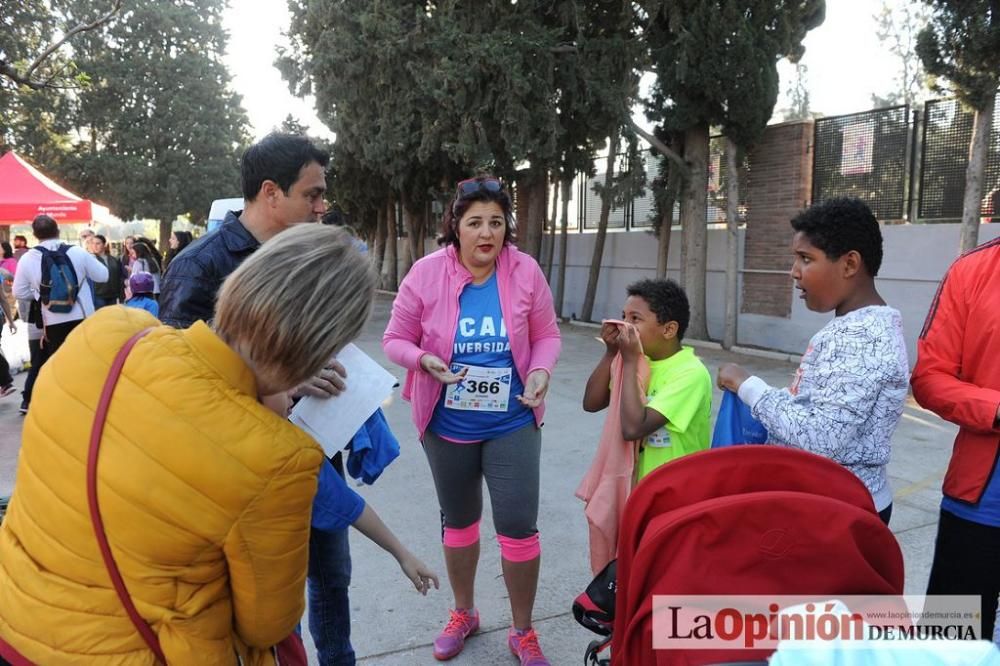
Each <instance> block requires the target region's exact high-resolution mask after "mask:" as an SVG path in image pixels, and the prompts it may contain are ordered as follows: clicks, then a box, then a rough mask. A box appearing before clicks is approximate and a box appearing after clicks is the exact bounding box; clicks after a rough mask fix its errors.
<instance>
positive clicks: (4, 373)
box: [0, 295, 14, 388]
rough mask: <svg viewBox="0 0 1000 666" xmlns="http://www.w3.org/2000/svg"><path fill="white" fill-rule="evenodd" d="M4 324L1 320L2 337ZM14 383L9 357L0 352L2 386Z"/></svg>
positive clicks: (0, 380)
mask: <svg viewBox="0 0 1000 666" xmlns="http://www.w3.org/2000/svg"><path fill="white" fill-rule="evenodd" d="M0 297H2V295H0ZM4 326H5V323H4V322H3V321H2V320H0V338H2V337H3V329H4ZM13 383H14V378H13V377H11V376H10V363H8V362H7V358H6V357H5V356H4V355H3V352H0V388H7V387H8V386H10V385H11V384H13Z"/></svg>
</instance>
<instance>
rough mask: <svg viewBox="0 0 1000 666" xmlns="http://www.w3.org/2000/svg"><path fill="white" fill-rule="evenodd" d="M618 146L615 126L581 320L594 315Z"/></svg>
mask: <svg viewBox="0 0 1000 666" xmlns="http://www.w3.org/2000/svg"><path fill="white" fill-rule="evenodd" d="M617 148H618V128H617V127H615V129H614V131H613V132H611V137H610V138H609V139H608V162H607V166H606V167H605V173H604V192H603V195H602V196H601V219H600V220H598V222H597V234H596V236H595V237H594V256H593V257H592V258H591V260H590V276H589V277H588V278H587V294H586V295H585V296H584V298H583V309H582V310H581V311H580V320H581V321H590V320H591V319H592V318H593V315H594V299H595V298H596V296H597V280H598V278H600V276H601V260H602V259H603V258H604V240H605V239H606V238H607V236H608V217H609V216H610V215H611V200H612V198H613V197H612V192H611V182H612V180H613V179H614V175H615V158H616V157H617V154H616V153H617V152H618V150H617Z"/></svg>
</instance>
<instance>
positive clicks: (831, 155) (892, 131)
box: [812, 106, 910, 220]
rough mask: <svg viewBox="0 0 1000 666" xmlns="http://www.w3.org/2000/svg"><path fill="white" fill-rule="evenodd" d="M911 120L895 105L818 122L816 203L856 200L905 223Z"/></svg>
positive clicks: (882, 217) (903, 108) (877, 213)
mask: <svg viewBox="0 0 1000 666" xmlns="http://www.w3.org/2000/svg"><path fill="white" fill-rule="evenodd" d="M909 117H910V114H909V108H908V107H906V106H897V107H893V108H888V109H877V110H874V111H864V112H861V113H852V114H849V115H844V116H834V117H830V118H820V119H818V120H816V125H815V139H814V142H813V145H814V153H813V192H812V200H813V202H814V203H820V202H822V201H826V200H828V199H832V198H834V197H843V196H851V197H858V198H860V199H862V200H864V201H865V202H867V203H868V205H869V206H870V207H871V209H872V212H874V213H875V216H876V217H877V218H878V219H880V220H901V219H903V217H904V211H905V210H906V192H907V190H906V187H907V182H906V180H907V148H908V146H909V143H910V142H909V138H910V122H909Z"/></svg>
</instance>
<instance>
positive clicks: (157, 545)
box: [0, 225, 374, 666]
mask: <svg viewBox="0 0 1000 666" xmlns="http://www.w3.org/2000/svg"><path fill="white" fill-rule="evenodd" d="M373 293H374V278H373V275H372V272H371V270H370V268H369V267H368V262H367V260H366V259H365V258H364V257H363V256H362V255H360V254H359V253H358V252H357V250H355V249H354V248H353V246H352V242H351V239H350V238H349V237H347V235H346V234H344V233H343V232H341V231H339V230H337V229H334V228H331V227H323V226H320V225H301V226H298V227H295V228H292V229H290V230H288V231H285V232H283V233H281V234H279V235H278V236H276V237H275V238H273V239H272V240H270V241H268V243H266V244H265V245H264V246H263V247H262V248H261V249H260V250H258V251H257V252H256V253H255V254H254V255H253V256H251V257H250V258H249V259H247V260H246V261H245V262H244V263H243V265H242V266H241V267H240V268H239V269H237V270H236V271H235V272H234V273H233V274H232V275H231V276H230V277H229V278H228V279H227V280H226V283H225V284H224V285H223V287H222V289H221V291H220V293H219V299H218V303H217V305H216V311H215V319H214V322H213V323H212V324H211V325H209V324H206V323H204V322H198V323H197V324H195V325H194V326H192V327H191V328H190V329H187V330H175V329H173V328H170V327H168V326H158V322H157V321H156V320H155V319H154V318H153V317H152V316H151V315H149V314H148V313H146V312H144V311H141V310H135V309H127V308H123V307H111V308H104V309H102V310H100V311H99V312H98V313H97V314H96V315H94V316H92V317H89V318H88V319H87V321H85V322H84V323H83V324H81V325H80V326H79V327H78V329H77V330H76V331H74V333H73V335H71V336H70V338H69V339H68V340H67V342H66V343H65V344H64V346H63V347H62V348H61V349H60V350H59V352H58V353H57V354H55V355H54V356H53V358H52V360H51V361H49V363H48V364H46V366H45V368H44V369H43V370H42V372H41V373H40V375H39V377H38V382H37V384H36V386H35V399H34V400H33V401H32V405H31V411H30V412H29V414H28V416H27V420H26V421H25V425H24V434H23V441H22V446H21V453H20V459H19V461H18V470H17V486H16V490H15V492H14V495H13V498H12V501H11V505H10V510H9V512H8V514H7V516H6V518H5V520H4V522H3V525H2V527H0V641H2V643H4V644H6V645H7V646H8V648H13V650H16V651H17V652H18V653H20V655H22V656H23V657H24V658H26V659H27V660H29V661H31V662H33V663H35V664H44V665H46V666H49V665H58V664H152V663H154V662H155V657H154V653H153V652H152V651H151V650H150V649H149V648H148V647H147V645H146V643H145V642H144V641H143V639H142V638H141V637H140V635H139V633H138V632H137V631H136V628H135V627H134V626H133V624H132V622H131V621H130V620H129V618H128V616H127V615H126V612H125V610H124V608H123V606H122V602H121V601H120V600H119V598H118V596H117V595H116V593H115V590H114V588H113V587H112V584H111V581H110V578H109V575H108V572H107V570H106V568H105V565H104V562H103V560H102V558H101V554H100V551H99V549H98V545H97V541H96V538H95V534H94V528H93V526H92V524H91V519H90V515H89V512H88V503H87V490H86V463H87V449H88V440H89V437H90V430H91V427H92V425H93V421H94V413H95V409H96V406H97V403H98V399H99V396H100V393H101V389H102V386H103V384H104V381H105V379H106V377H107V376H108V371H109V368H110V366H111V363H112V361H113V359H114V358H115V355H116V354H117V353H118V351H119V350H120V349H121V348H122V346H123V345H124V344H125V342H126V341H127V340H128V339H129V338H131V337H132V336H133V335H134V334H135V333H137V332H139V331H141V330H143V329H146V328H150V327H156V328H154V329H153V330H152V331H151V332H150V333H149V334H148V335H146V336H145V337H144V338H142V339H141V340H140V341H139V342H138V344H137V345H136V346H135V348H134V349H133V350H132V352H131V354H130V355H129V356H128V359H127V361H126V362H125V365H124V368H123V371H122V374H121V378H120V380H119V382H118V385H117V388H116V389H115V392H114V395H113V398H112V400H111V405H110V409H109V411H108V415H107V420H106V425H105V428H104V435H103V438H102V440H101V450H100V462H99V466H98V491H99V499H100V506H101V512H102V515H103V518H104V526H105V531H106V534H107V537H108V541H109V542H110V545H111V551H112V553H113V555H114V558H115V561H116V562H117V565H118V568H119V569H120V571H121V573H122V576H123V578H124V582H125V584H126V587H127V589H128V592H129V595H130V596H131V598H132V600H133V602H134V605H135V607H136V609H137V610H138V612H139V615H140V616H141V617H142V619H143V620H144V621H145V622H146V623H147V624H148V625H149V626H150V627H151V628H152V630H153V633H154V634H155V635H156V637H157V638H158V640H159V644H160V647H161V648H162V651H163V653H164V656H165V657H166V660H167V662H168V663H170V664H235V663H237V656H239V657H240V658H241V659H242V663H244V664H269V663H273V661H272V657H271V652H270V650H269V648H270V646H273V645H275V644H276V643H278V642H280V641H282V640H283V639H284V638H286V637H287V636H288V635H289V634H291V632H292V631H293V630H294V629H295V626H296V624H297V623H298V621H299V618H300V617H301V615H302V612H303V607H304V584H305V576H306V559H307V556H308V539H309V523H310V508H311V505H312V501H313V496H314V494H315V492H316V479H317V474H318V471H319V467H320V464H321V463H322V462H323V451H322V450H321V449H320V447H319V446H318V445H317V444H316V443H315V442H314V441H313V440H312V439H311V438H310V437H309V436H308V435H306V434H305V433H303V431H301V430H299V429H298V428H297V427H295V426H293V425H292V424H290V423H288V422H287V421H286V420H285V419H283V418H281V417H280V416H278V415H277V414H275V413H274V412H273V411H271V410H269V409H268V408H267V407H265V406H263V405H261V404H260V403H259V402H258V398H259V396H263V395H270V394H275V393H280V392H283V391H287V390H289V389H291V388H292V387H294V386H296V385H298V384H300V383H301V382H303V381H304V380H306V379H307V378H309V377H311V376H313V375H315V374H316V373H317V372H319V370H320V369H321V368H322V367H323V366H324V365H325V364H326V363H327V361H328V360H329V359H330V358H331V357H332V356H333V355H334V354H335V353H336V352H337V351H338V350H339V349H340V348H341V347H342V346H343V345H345V344H346V343H347V342H348V341H350V340H351V339H352V338H354V337H355V336H356V335H357V334H358V333H359V331H360V330H361V326H362V325H363V323H364V321H365V320H366V318H367V316H368V313H369V310H370V307H371V301H372V297H373ZM0 654H2V653H0ZM0 661H2V659H0Z"/></svg>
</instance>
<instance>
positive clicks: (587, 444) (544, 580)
mask: <svg viewBox="0 0 1000 666" xmlns="http://www.w3.org/2000/svg"><path fill="white" fill-rule="evenodd" d="M389 305H390V301H389V299H388V298H386V297H380V298H379V301H378V303H377V307H376V311H375V315H374V316H373V317H372V320H371V321H370V322H369V323H368V324H367V326H366V327H365V331H364V334H363V335H362V337H361V339H360V340H359V345H360V346H361V347H362V348H363V349H365V350H366V351H367V352H368V353H369V354H371V355H372V356H373V357H374V358H376V359H379V360H380V361H382V362H383V364H384V365H385V366H386V367H387V368H388V369H389V370H390V371H391V372H393V373H395V374H396V376H397V377H399V378H402V377H403V372H402V371H401V370H400V369H399V368H396V367H394V366H392V365H391V364H390V363H389V362H388V361H387V360H385V358H384V356H383V355H382V351H381V347H380V345H379V340H380V337H381V333H382V330H383V329H384V327H385V323H386V321H387V318H388V311H389ZM595 333H596V332H595V331H594V330H593V329H589V328H583V327H575V326H565V327H563V354H562V359H561V360H560V363H559V366H558V368H557V370H556V374H555V377H554V379H553V383H552V387H551V389H550V391H549V397H548V410H549V411H548V414H547V418H546V420H547V424H546V426H545V430H544V434H543V440H542V447H543V449H542V450H543V455H542V504H541V516H540V518H539V529H540V532H541V538H542V549H543V554H542V572H541V580H540V585H539V590H538V597H537V602H536V610H535V615H536V618H537V619H536V621H535V625H536V628H537V629H538V632H539V635H540V637H541V643H542V646H543V647H544V648H545V651H546V654H547V655H548V657H549V658H550V659H551V661H552V663H553V664H558V665H562V664H577V663H580V662H581V660H582V658H583V650H584V648H585V647H586V645H587V643H588V642H589V641H590V640H591V638H592V637H593V635H592V634H590V633H589V632H588V631H586V630H585V629H583V628H581V627H580V626H579V625H577V624H576V622H575V621H574V620H573V617H572V614H571V612H570V604H571V603H572V600H573V598H574V597H575V596H576V595H577V594H578V593H579V592H580V591H581V590H582V589H583V588H584V586H586V584H587V582H589V580H590V575H589V570H588V566H587V552H588V549H587V530H586V523H585V520H584V517H583V505H582V503H581V502H579V501H578V500H577V499H575V498H574V497H573V491H574V490H575V488H576V486H577V484H578V483H579V481H580V479H581V478H582V476H583V474H584V472H585V470H586V468H587V466H588V465H589V462H590V460H591V457H592V453H593V450H594V445H595V441H596V438H597V434H598V432H599V431H600V427H601V424H602V419H603V415H601V414H587V413H585V412H583V411H582V410H581V408H580V400H581V398H582V393H583V386H584V384H585V382H586V380H587V377H588V376H589V374H590V371H591V369H592V367H593V364H594V363H595V362H596V360H597V358H598V356H599V354H600V353H601V345H600V343H599V342H598V341H596V340H595V339H594V335H595ZM698 353H699V355H700V356H701V357H702V358H703V359H704V361H705V363H706V364H707V365H708V366H709V369H710V370H711V371H712V373H713V376H714V374H715V369H716V368H717V367H718V366H719V365H720V364H721V363H725V362H729V361H736V362H739V363H742V364H744V365H745V366H747V367H748V368H749V369H750V370H751V371H752V372H754V373H756V374H758V375H760V376H762V377H763V378H764V379H766V380H767V381H768V382H770V383H771V384H774V385H786V384H787V383H788V381H789V379H790V378H791V376H792V373H793V372H794V370H795V366H794V365H793V364H790V363H787V362H783V361H775V360H769V359H761V358H756V357H746V356H738V355H735V354H730V353H726V352H722V351H717V350H712V349H699V350H698ZM22 381H23V375H19V376H18V384H19V385H20V383H21V382H22ZM715 397H716V400H715V401H714V402H715V403H716V405H717V404H718V395H716V396H715ZM18 403H19V400H16V399H15V398H14V397H13V396H12V397H10V398H7V399H6V400H2V401H0V495H4V494H8V493H9V491H10V489H11V488H12V487H13V482H14V470H15V466H16V457H17V451H18V447H19V441H20V417H19V416H18V414H17V407H18ZM386 414H387V417H388V420H389V423H390V425H391V426H392V428H393V429H394V431H395V432H396V434H397V436H398V437H399V440H400V442H401V445H402V454H401V456H400V458H399V459H398V460H397V461H396V462H395V463H394V464H393V465H392V467H390V468H389V469H388V470H387V471H386V473H385V474H384V475H383V476H382V478H380V479H379V481H378V483H377V484H376V485H375V486H373V487H366V488H362V489H360V492H361V493H362V494H363V495H364V496H365V498H366V500H368V501H369V502H370V504H371V505H372V506H373V507H374V508H375V509H376V510H377V511H378V512H379V513H380V514H381V516H382V517H383V519H384V520H385V521H386V523H388V525H389V526H390V527H391V528H392V529H393V530H395V531H396V533H397V535H399V536H400V538H401V539H402V540H403V542H404V543H406V544H407V546H408V547H409V548H410V549H411V550H413V551H414V552H415V553H417V554H418V555H419V556H421V557H423V558H424V560H425V561H426V562H427V563H428V564H430V565H431V566H432V567H433V568H434V569H435V570H436V571H437V572H438V574H440V575H441V578H442V589H441V590H439V591H433V592H431V594H430V595H429V596H428V597H427V598H423V597H421V596H420V595H418V594H417V593H416V592H414V591H413V588H412V587H410V586H409V583H408V582H407V581H406V580H405V579H404V578H403V576H402V574H401V573H400V572H399V570H398V568H397V567H396V565H395V562H394V561H393V560H392V558H391V557H389V556H388V555H387V554H385V553H384V552H382V551H380V550H379V549H378V548H377V547H375V546H373V545H372V544H371V543H370V542H368V541H367V540H365V539H364V538H363V537H361V536H360V535H358V534H357V533H353V534H352V536H351V541H352V544H351V547H352V552H353V560H354V582H353V585H352V590H351V606H352V621H353V641H354V645H355V647H356V650H357V653H358V657H359V661H361V663H364V664H369V665H376V664H377V665H379V666H382V665H390V664H391V665H394V666H395V665H403V664H405V665H407V666H409V665H420V664H435V663H437V662H435V661H434V659H433V657H432V656H431V649H430V645H431V642H432V640H433V638H434V636H435V635H436V633H437V631H439V630H440V628H441V626H442V625H443V623H444V621H445V619H446V618H447V609H448V607H449V606H450V605H451V601H452V600H451V597H450V594H449V593H448V591H447V588H446V582H445V575H444V561H443V557H442V555H441V548H440V539H439V533H440V532H439V530H440V528H439V518H438V510H437V502H436V500H435V496H434V488H433V485H432V483H431V478H430V472H429V470H428V469H427V464H426V461H425V460H424V457H423V454H422V452H421V450H420V446H419V445H418V444H417V441H416V433H415V430H414V427H413V425H412V423H411V422H410V413H409V406H408V405H407V403H405V402H403V401H401V400H399V399H396V400H394V401H393V402H392V403H391V404H390V405H388V407H387V408H386ZM955 432H956V428H955V427H954V426H952V425H951V424H949V423H945V422H943V421H941V420H940V419H939V418H937V417H936V416H934V415H933V414H930V413H928V412H926V411H924V410H922V409H921V408H920V407H918V406H916V404H915V403H913V402H912V401H911V402H910V403H909V404H908V405H907V407H906V411H905V413H904V416H903V421H902V423H901V424H900V427H899V430H898V431H897V433H896V437H895V441H894V444H895V451H894V456H893V461H892V463H891V465H890V468H889V471H890V476H891V480H892V484H893V488H894V491H895V508H894V512H893V516H892V529H893V532H894V533H895V534H896V536H897V538H898V540H899V543H900V546H901V547H902V550H903V554H904V557H905V561H906V592H907V593H910V594H920V593H923V591H924V589H925V586H926V583H927V576H928V571H929V567H930V560H931V556H932V553H933V544H934V534H935V529H936V522H937V507H938V503H939V501H940V498H941V495H940V487H941V479H942V477H943V475H944V469H945V466H946V464H947V461H948V456H949V455H950V451H951V442H952V439H953V438H954V435H955ZM488 511H489V509H488V504H487V514H488ZM491 525H492V522H491V518H490V517H489V515H487V516H484V520H483V537H484V538H483V549H482V550H483V555H482V560H481V564H480V569H479V576H478V579H477V586H478V591H477V600H476V603H477V606H478V607H479V609H480V613H481V617H482V630H481V632H480V634H479V635H478V636H477V637H475V638H473V639H471V640H470V641H469V643H468V644H467V646H466V649H465V652H464V653H463V654H462V655H461V656H460V657H459V658H457V659H456V660H454V662H453V663H456V664H475V665H477V666H485V665H493V664H502V665H505V666H510V665H511V664H513V663H514V660H513V658H512V657H511V656H510V654H509V653H508V652H507V648H506V633H507V627H508V626H509V624H510V610H509V607H508V604H507V597H506V590H505V588H504V585H503V580H502V578H501V575H500V557H499V550H498V548H497V546H496V542H495V541H494V540H493V537H494V533H493V530H492V527H491ZM308 642H309V641H308V639H307V643H308Z"/></svg>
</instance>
